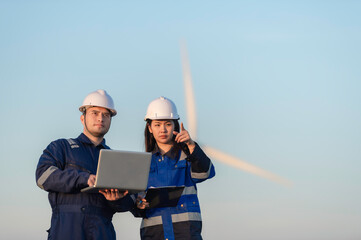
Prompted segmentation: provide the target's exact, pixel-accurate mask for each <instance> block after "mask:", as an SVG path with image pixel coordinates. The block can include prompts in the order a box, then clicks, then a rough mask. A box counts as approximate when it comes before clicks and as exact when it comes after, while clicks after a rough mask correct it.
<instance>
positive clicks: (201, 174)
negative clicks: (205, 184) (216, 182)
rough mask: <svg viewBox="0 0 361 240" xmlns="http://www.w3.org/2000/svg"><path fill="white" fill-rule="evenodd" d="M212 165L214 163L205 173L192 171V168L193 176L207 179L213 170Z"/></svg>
mask: <svg viewBox="0 0 361 240" xmlns="http://www.w3.org/2000/svg"><path fill="white" fill-rule="evenodd" d="M212 166H213V164H212V163H210V164H209V169H208V171H207V172H203V173H196V172H192V170H191V177H192V178H196V179H207V178H208V177H209V174H210V172H211V168H212Z"/></svg>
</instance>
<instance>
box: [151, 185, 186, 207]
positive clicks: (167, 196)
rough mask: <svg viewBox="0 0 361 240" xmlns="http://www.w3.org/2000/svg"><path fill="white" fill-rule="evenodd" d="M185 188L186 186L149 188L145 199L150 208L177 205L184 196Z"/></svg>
mask: <svg viewBox="0 0 361 240" xmlns="http://www.w3.org/2000/svg"><path fill="white" fill-rule="evenodd" d="M183 190H184V186H181V187H174V186H171V187H159V188H149V189H148V190H147V193H146V195H145V199H146V200H147V202H148V203H149V208H163V207H175V206H177V204H178V201H179V198H180V197H181V196H182V193H183Z"/></svg>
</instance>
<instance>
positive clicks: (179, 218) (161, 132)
mask: <svg viewBox="0 0 361 240" xmlns="http://www.w3.org/2000/svg"><path fill="white" fill-rule="evenodd" d="M178 119H179V116H178V113H177V109H176V106H175V104H174V103H173V102H172V101H171V100H169V99H167V98H165V97H160V98H157V99H155V100H153V101H152V102H151V103H150V104H149V106H148V109H147V114H146V116H145V119H144V120H145V121H146V122H147V123H146V126H145V130H144V135H145V148H146V151H147V152H152V153H153V155H152V162H151V167H150V173H149V180H148V188H153V187H167V186H184V187H185V188H184V190H183V193H182V196H181V197H180V199H179V201H178V204H177V205H176V206H174V207H162V208H149V203H147V202H146V200H145V199H141V198H139V199H138V201H137V207H138V209H140V210H138V214H136V213H134V214H135V215H136V216H142V217H143V221H142V224H141V229H140V234H141V239H143V240H150V239H152V240H154V239H168V240H171V239H192V240H193V239H194V240H196V239H197V240H198V239H202V236H201V230H202V220H201V214H200V207H199V202H198V197H197V187H196V184H197V183H200V182H202V181H204V180H207V179H209V178H212V177H213V176H214V175H215V171H214V167H213V165H212V162H211V161H210V159H209V158H208V157H207V156H206V155H205V153H204V152H203V151H202V149H201V148H200V147H199V146H198V144H197V143H195V142H194V141H193V140H192V139H191V137H190V135H189V133H188V131H187V130H185V128H184V126H183V123H181V127H179V123H178ZM179 128H180V129H179Z"/></svg>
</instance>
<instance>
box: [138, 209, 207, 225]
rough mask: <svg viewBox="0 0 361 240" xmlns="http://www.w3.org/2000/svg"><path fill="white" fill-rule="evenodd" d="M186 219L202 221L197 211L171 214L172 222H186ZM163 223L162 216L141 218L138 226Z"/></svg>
mask: <svg viewBox="0 0 361 240" xmlns="http://www.w3.org/2000/svg"><path fill="white" fill-rule="evenodd" d="M186 221H202V217H201V214H200V213H199V212H186V213H178V214H172V222H173V223H176V222H186ZM161 224H163V221H162V216H157V217H151V218H143V220H142V224H141V225H140V228H141V229H142V228H145V227H151V226H155V225H161Z"/></svg>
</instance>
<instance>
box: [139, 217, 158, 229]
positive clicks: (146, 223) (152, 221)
mask: <svg viewBox="0 0 361 240" xmlns="http://www.w3.org/2000/svg"><path fill="white" fill-rule="evenodd" d="M160 224H163V221H162V216H156V217H150V218H143V220H142V224H141V225H140V228H145V227H150V226H155V225H160Z"/></svg>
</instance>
